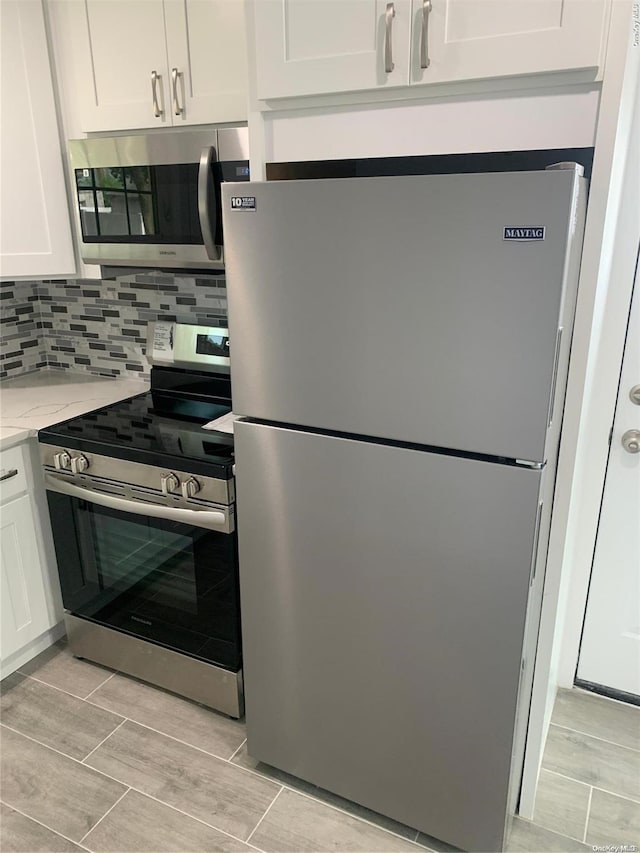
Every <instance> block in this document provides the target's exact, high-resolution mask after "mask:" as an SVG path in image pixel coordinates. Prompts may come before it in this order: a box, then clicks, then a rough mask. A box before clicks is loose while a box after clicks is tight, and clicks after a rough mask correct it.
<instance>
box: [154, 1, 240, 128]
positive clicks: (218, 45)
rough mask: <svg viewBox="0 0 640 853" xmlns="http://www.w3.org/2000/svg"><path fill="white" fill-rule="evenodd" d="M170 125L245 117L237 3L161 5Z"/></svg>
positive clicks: (170, 3) (173, 3) (183, 2)
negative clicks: (167, 68)
mask: <svg viewBox="0 0 640 853" xmlns="http://www.w3.org/2000/svg"><path fill="white" fill-rule="evenodd" d="M164 9H165V13H164V14H165V23H166V27H167V60H168V65H169V74H170V85H171V109H172V112H173V123H174V125H178V124H181V123H186V124H210V123H212V122H229V121H241V120H246V118H247V40H246V31H245V22H244V6H243V3H242V2H241V0H164Z"/></svg>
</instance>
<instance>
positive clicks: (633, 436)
mask: <svg viewBox="0 0 640 853" xmlns="http://www.w3.org/2000/svg"><path fill="white" fill-rule="evenodd" d="M622 446H623V447H624V449H625V450H626V451H627V453H640V429H628V430H627V431H626V432H625V433H624V435H623V436H622Z"/></svg>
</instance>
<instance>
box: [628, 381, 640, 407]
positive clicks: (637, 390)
mask: <svg viewBox="0 0 640 853" xmlns="http://www.w3.org/2000/svg"><path fill="white" fill-rule="evenodd" d="M629 399H630V400H631V402H632V403H635V404H636V406H640V385H634V386H633V388H632V389H631V391H629Z"/></svg>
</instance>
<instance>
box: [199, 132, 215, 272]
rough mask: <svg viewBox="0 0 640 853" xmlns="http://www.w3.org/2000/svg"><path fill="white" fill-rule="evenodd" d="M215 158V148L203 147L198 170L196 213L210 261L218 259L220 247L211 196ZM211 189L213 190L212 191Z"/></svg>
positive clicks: (213, 203)
mask: <svg viewBox="0 0 640 853" xmlns="http://www.w3.org/2000/svg"><path fill="white" fill-rule="evenodd" d="M215 159H216V149H215V148H214V147H213V146H211V147H210V148H205V149H204V150H203V152H202V155H201V157H200V168H199V170H198V215H199V216H200V229H201V231H202V240H203V242H204V247H205V249H206V250H207V255H208V256H209V257H210V258H211V260H212V261H217V260H219V259H220V247H219V246H217V245H216V240H215V233H216V228H217V218H216V200H215V197H213V198H212V195H213V192H215V187H213V188H212V186H211V184H212V178H211V163H212V161H213V160H215ZM212 189H213V192H212Z"/></svg>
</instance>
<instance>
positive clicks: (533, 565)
mask: <svg viewBox="0 0 640 853" xmlns="http://www.w3.org/2000/svg"><path fill="white" fill-rule="evenodd" d="M541 523H542V501H540V503H539V504H538V511H537V512H536V526H535V529H534V534H533V557H532V558H531V572H530V574H529V586H530V587H532V586H533V582H534V580H535V579H536V564H537V562H538V546H539V545H540V525H541Z"/></svg>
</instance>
